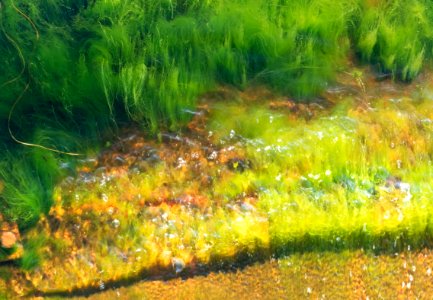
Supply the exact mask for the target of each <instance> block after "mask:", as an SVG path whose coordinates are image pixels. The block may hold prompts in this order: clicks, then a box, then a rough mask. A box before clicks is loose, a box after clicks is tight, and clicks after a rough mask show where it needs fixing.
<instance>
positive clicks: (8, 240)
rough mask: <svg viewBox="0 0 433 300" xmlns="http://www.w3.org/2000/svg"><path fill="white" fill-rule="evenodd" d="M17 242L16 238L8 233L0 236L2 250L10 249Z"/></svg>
mask: <svg viewBox="0 0 433 300" xmlns="http://www.w3.org/2000/svg"><path fill="white" fill-rule="evenodd" d="M16 242H17V237H16V236H15V234H14V233H12V232H10V231H6V232H3V233H2V235H1V246H2V247H3V248H12V247H13V246H14V245H15V244H16Z"/></svg>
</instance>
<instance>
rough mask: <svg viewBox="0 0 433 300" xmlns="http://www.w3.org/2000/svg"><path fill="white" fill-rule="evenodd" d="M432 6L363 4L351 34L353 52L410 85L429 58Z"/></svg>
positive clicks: (432, 20)
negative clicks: (352, 37) (408, 82)
mask: <svg viewBox="0 0 433 300" xmlns="http://www.w3.org/2000/svg"><path fill="white" fill-rule="evenodd" d="M432 8H433V7H432V3H431V2H429V1H416V0H415V1H392V2H389V1H365V2H364V3H362V5H361V8H360V9H361V10H360V14H359V17H358V19H357V20H356V26H355V30H354V43H355V50H356V51H357V52H358V53H359V54H360V56H361V57H362V58H363V59H364V60H365V61H368V62H371V63H373V64H378V65H379V68H380V70H381V71H382V72H389V73H391V74H392V75H393V76H394V77H396V78H399V79H402V80H405V81H410V80H412V79H414V78H415V77H416V76H417V75H418V74H419V72H420V71H421V69H422V67H423V66H424V65H425V63H426V61H430V60H431V57H432V37H433V31H432V25H433V15H432Z"/></svg>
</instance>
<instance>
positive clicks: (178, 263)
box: [171, 257, 185, 274]
mask: <svg viewBox="0 0 433 300" xmlns="http://www.w3.org/2000/svg"><path fill="white" fill-rule="evenodd" d="M171 264H172V266H173V269H174V270H175V272H176V274H178V273H180V272H182V271H183V269H185V262H184V261H183V260H182V259H180V258H177V257H174V258H172V259H171Z"/></svg>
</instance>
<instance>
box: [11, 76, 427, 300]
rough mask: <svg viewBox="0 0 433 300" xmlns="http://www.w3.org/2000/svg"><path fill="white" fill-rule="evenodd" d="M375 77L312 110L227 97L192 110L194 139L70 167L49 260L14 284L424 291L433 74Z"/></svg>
mask: <svg viewBox="0 0 433 300" xmlns="http://www.w3.org/2000/svg"><path fill="white" fill-rule="evenodd" d="M369 76H370V75H366V77H365V78H364V79H363V80H364V81H362V84H360V81H359V79H358V80H355V79H354V78H353V76H351V75H350V73H347V74H345V75H344V76H342V77H341V78H340V80H339V82H340V83H339V85H337V86H335V87H333V88H330V89H329V90H328V91H327V92H326V93H325V94H324V95H323V97H322V98H320V99H317V100H316V101H313V102H310V103H300V104H299V103H298V104H297V103H295V102H293V101H291V100H290V99H289V98H286V97H281V96H277V95H274V94H272V93H271V92H269V91H268V90H266V89H263V88H251V89H248V90H246V91H244V92H238V91H234V90H231V89H229V88H221V89H220V90H218V91H216V92H215V93H209V94H207V95H205V96H204V98H203V101H202V104H201V105H200V106H199V107H198V109H197V111H185V113H189V114H191V115H192V120H191V122H190V123H189V125H188V127H187V129H186V130H185V131H183V132H177V133H173V132H162V133H161V134H160V135H159V137H158V140H155V139H153V138H149V137H148V136H146V134H145V133H143V132H142V131H141V130H139V129H137V128H127V129H123V130H121V131H120V133H119V136H118V137H117V138H116V139H115V140H112V141H109V142H107V147H106V148H105V149H103V150H102V151H101V152H100V153H99V154H98V155H97V156H95V157H88V158H84V159H80V160H79V161H77V165H76V166H73V165H64V166H62V167H64V168H66V169H67V170H69V173H70V176H68V177H67V178H65V179H64V180H63V181H62V182H61V183H60V184H59V185H58V186H57V188H56V190H55V204H54V205H53V207H52V209H51V212H50V214H49V216H48V217H47V218H44V219H43V220H42V221H41V222H40V223H39V225H38V226H37V227H36V228H35V229H33V230H32V231H30V232H29V233H27V234H26V239H27V241H30V242H33V243H36V244H37V245H38V251H39V254H38V255H39V256H40V257H41V258H42V263H41V265H40V267H38V268H36V269H35V270H32V271H28V272H26V273H25V274H20V273H19V272H17V273H16V274H14V276H12V279H10V280H13V284H12V286H13V287H14V290H15V292H16V293H18V294H26V293H30V294H32V295H39V296H50V295H51V296H72V295H89V294H95V293H96V292H98V291H99V292H100V291H103V290H107V289H109V290H111V289H113V288H118V287H119V286H130V284H132V283H136V284H137V286H132V287H124V288H120V289H116V290H115V291H110V292H108V293H109V294H110V295H114V294H115V295H117V294H118V293H119V294H120V295H121V297H123V296H122V295H125V297H130V298H131V299H133V298H134V297H135V296H137V295H141V293H147V294H146V295H148V296H149V298H152V297H156V295H162V296H161V297H162V298H168V297H169V296H170V297H171V296H173V297H175V298H176V297H178V298H183V299H187V298H190V297H189V296H188V295H190V296H191V297H195V298H204V296H205V295H206V292H207V291H212V293H210V292H209V293H210V294H209V295H210V296H211V297H214V298H215V299H217V298H221V297H222V295H227V297H229V298H230V297H232V298H234V297H235V296H236V295H238V294H241V295H243V296H244V298H269V299H275V298H304V297H308V296H311V297H313V298H320V299H334V298H341V299H343V298H347V297H349V298H353V297H355V298H367V297H373V298H377V297H379V298H380V297H384V298H389V297H391V298H394V295H400V296H402V297H408V296H409V297H412V296H413V297H421V298H422V297H424V296H425V295H427V294H423V293H424V292H425V293H428V292H426V290H425V288H427V285H428V279H429V276H430V275H431V270H430V271H428V270H429V268H430V265H431V264H430V260H431V258H430V256H431V254H430V251H429V250H428V249H429V248H430V247H431V246H432V244H431V242H432V238H433V227H432V226H433V224H432V223H431V221H430V220H432V218H433V205H432V204H431V199H432V196H433V190H432V188H431V186H433V182H432V180H433V179H432V178H433V177H432V176H430V175H431V174H432V173H433V168H432V165H431V153H432V150H433V139H432V134H433V131H432V129H433V128H432V126H433V125H432V124H433V121H432V118H433V106H432V105H431V101H433V99H431V98H430V95H431V93H430V92H429V91H430V87H429V82H430V80H428V78H429V77H427V78H422V80H423V81H422V83H419V84H416V83H414V84H412V85H398V84H391V83H389V82H388V81H384V82H377V81H375V80H374V79H373V78H370V77H369ZM426 76H428V75H426ZM221 99H224V100H223V101H222V100H221ZM426 247H427V248H426ZM360 249H363V251H361V250H360ZM414 249H415V250H416V251H418V252H412V251H413V250H414ZM420 249H426V250H423V251H421V252H419V250H420ZM364 251H365V252H364ZM366 253H367V254H366ZM394 253H403V254H397V255H395V254H394ZM412 253H416V254H412ZM374 254H376V256H375V255H374ZM286 256H287V257H286ZM412 260H413V262H412ZM259 262H264V263H262V264H259ZM403 262H405V264H406V267H401V264H402V263H403ZM409 265H410V266H409ZM218 270H220V271H224V273H215V272H217V271H218ZM416 270H418V271H416ZM426 272H427V273H426ZM429 272H430V274H429ZM415 275H416V276H415ZM24 276H25V280H24ZM194 276H197V277H194ZM426 276H428V277H426ZM173 278H178V279H173ZM180 278H184V279H186V280H185V281H184V280H182V279H180ZM418 278H423V279H422V280H421V279H418ZM143 279H149V280H150V281H147V282H143V283H139V282H140V281H141V280H143ZM157 279H164V280H168V279H173V280H170V281H155V280H157ZM418 288H419V289H418ZM236 291H239V293H237V292H236ZM134 295H135V296H134ZM256 296H257V297H256ZM259 296H260V297H259ZM95 297H104V294H101V296H97V295H96V296H95ZM110 297H111V296H110Z"/></svg>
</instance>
